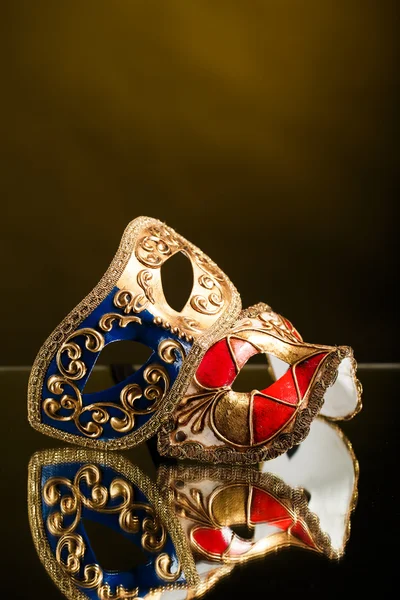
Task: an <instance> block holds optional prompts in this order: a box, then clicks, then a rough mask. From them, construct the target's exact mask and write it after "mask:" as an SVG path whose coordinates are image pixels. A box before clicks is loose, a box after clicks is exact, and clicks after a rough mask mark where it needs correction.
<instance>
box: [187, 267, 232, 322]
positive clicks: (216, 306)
mask: <svg viewBox="0 0 400 600" xmlns="http://www.w3.org/2000/svg"><path fill="white" fill-rule="evenodd" d="M198 282H199V284H200V285H201V287H202V288H204V289H206V290H209V291H211V290H214V291H213V292H211V293H210V294H209V295H208V296H202V295H201V294H197V295H196V296H193V297H192V298H191V299H190V306H191V307H192V308H194V310H197V312H199V313H202V314H203V315H215V314H217V313H219V312H220V310H222V307H223V305H224V298H223V295H222V291H221V287H220V285H219V284H218V283H217V281H216V279H214V278H213V277H211V276H210V275H208V274H205V273H203V274H202V275H200V277H199V279H198Z"/></svg>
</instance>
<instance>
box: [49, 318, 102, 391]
mask: <svg viewBox="0 0 400 600" xmlns="http://www.w3.org/2000/svg"><path fill="white" fill-rule="evenodd" d="M81 335H82V336H84V337H85V338H86V340H85V348H86V349H87V350H89V351H90V352H100V350H102V349H103V348H104V337H103V336H102V335H101V333H99V332H98V331H96V330H95V329H90V328H82V329H77V331H74V332H73V333H71V335H69V336H68V337H67V339H66V340H65V342H64V343H63V344H62V346H61V347H60V349H59V350H58V352H57V355H56V362H57V367H58V369H59V371H60V373H62V375H63V376H64V377H67V378H68V379H72V380H73V381H77V380H79V379H82V377H84V376H85V375H86V371H87V369H86V365H85V363H84V362H83V361H82V360H80V358H81V356H82V349H81V348H80V346H79V345H78V344H77V343H76V342H74V341H72V340H73V339H74V338H76V337H78V336H81ZM64 352H66V354H67V356H68V358H69V360H70V362H69V363H68V365H66V366H65V365H64V364H63V361H62V356H63V354H64Z"/></svg>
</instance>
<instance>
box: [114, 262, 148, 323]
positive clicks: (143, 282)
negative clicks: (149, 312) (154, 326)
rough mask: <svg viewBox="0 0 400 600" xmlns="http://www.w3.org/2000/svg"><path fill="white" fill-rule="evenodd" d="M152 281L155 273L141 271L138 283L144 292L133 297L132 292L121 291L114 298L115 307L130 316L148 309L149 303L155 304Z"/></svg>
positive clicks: (137, 279) (145, 270) (138, 275)
mask: <svg viewBox="0 0 400 600" xmlns="http://www.w3.org/2000/svg"><path fill="white" fill-rule="evenodd" d="M152 279H153V273H151V271H149V270H147V269H142V270H141V271H139V273H138V274H137V277H136V281H137V283H138V285H139V287H141V288H142V290H143V292H140V293H139V294H136V295H133V293H132V292H131V291H130V290H127V289H122V290H119V291H118V292H117V293H116V294H115V296H114V304H115V306H116V307H117V308H121V309H123V310H124V313H126V314H129V313H130V312H135V313H140V312H142V311H143V310H145V308H147V306H148V305H149V303H151V304H154V302H155V300H154V295H153V294H154V293H153V287H152V286H151V281H152Z"/></svg>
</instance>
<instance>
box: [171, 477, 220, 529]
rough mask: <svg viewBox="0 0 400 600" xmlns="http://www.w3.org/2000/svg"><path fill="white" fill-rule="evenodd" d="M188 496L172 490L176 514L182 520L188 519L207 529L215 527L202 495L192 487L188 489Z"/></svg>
mask: <svg viewBox="0 0 400 600" xmlns="http://www.w3.org/2000/svg"><path fill="white" fill-rule="evenodd" d="M189 494H190V495H189V496H187V495H186V494H183V493H181V492H179V491H177V490H176V488H175V489H174V509H175V511H176V514H177V515H178V516H180V517H182V518H183V519H190V520H191V521H193V522H194V523H198V524H199V525H205V526H207V527H210V526H215V523H213V521H212V519H211V515H210V511H209V510H208V507H207V503H206V501H205V500H204V496H203V493H202V492H201V491H200V490H199V489H197V488H195V487H192V488H190V489H189Z"/></svg>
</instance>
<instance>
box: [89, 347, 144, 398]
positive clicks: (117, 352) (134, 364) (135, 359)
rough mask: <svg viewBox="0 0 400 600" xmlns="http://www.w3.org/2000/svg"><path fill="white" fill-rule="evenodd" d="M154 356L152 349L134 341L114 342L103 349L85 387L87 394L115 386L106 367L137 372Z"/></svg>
mask: <svg viewBox="0 0 400 600" xmlns="http://www.w3.org/2000/svg"><path fill="white" fill-rule="evenodd" d="M151 354H152V350H151V348H149V347H148V346H145V345H144V344H141V343H140V342H136V341H134V340H121V341H118V342H112V343H111V344H108V345H107V346H106V347H105V348H103V350H102V352H101V354H100V356H99V359H98V362H97V365H99V366H97V367H95V368H94V369H93V371H92V373H91V374H90V377H89V379H88V381H87V383H86V385H85V394H92V393H94V392H101V391H102V390H106V389H108V388H109V387H111V386H113V385H114V384H115V381H114V380H113V378H112V375H111V370H110V369H109V368H105V365H107V366H109V365H120V366H126V367H127V369H126V370H127V371H129V372H134V371H137V370H138V369H139V368H140V367H141V366H142V365H144V364H145V363H146V362H147V361H148V359H149V358H150V356H151Z"/></svg>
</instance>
